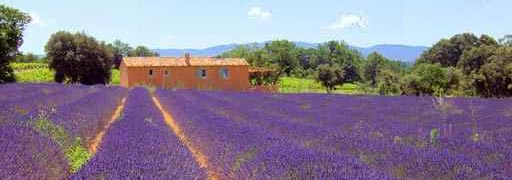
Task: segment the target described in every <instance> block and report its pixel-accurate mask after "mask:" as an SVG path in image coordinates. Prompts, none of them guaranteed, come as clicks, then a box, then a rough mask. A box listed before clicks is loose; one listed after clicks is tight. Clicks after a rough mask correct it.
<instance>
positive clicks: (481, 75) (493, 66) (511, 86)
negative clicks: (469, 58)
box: [472, 46, 512, 97]
mask: <svg viewBox="0 0 512 180" xmlns="http://www.w3.org/2000/svg"><path fill="white" fill-rule="evenodd" d="M472 78H473V82H472V84H473V85H474V87H475V89H476V92H477V93H478V94H479V95H481V96H483V97H510V96H512V47H509V46H505V47H500V48H498V49H496V51H495V52H494V54H493V55H492V56H491V57H490V58H489V59H488V63H486V64H484V65H482V67H481V68H480V69H479V71H478V72H476V73H474V74H473V77H472Z"/></svg>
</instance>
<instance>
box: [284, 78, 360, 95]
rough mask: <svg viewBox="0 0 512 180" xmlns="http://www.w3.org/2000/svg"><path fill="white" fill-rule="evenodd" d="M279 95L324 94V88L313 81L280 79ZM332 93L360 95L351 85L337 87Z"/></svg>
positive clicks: (353, 85) (355, 86) (357, 89)
mask: <svg viewBox="0 0 512 180" xmlns="http://www.w3.org/2000/svg"><path fill="white" fill-rule="evenodd" d="M278 83H279V92H280V93H326V90H325V88H324V87H323V86H322V84H320V83H319V82H317V81H315V80H314V79H305V78H295V77H281V78H280V79H279V82H278ZM334 93H339V94H360V93H362V91H361V90H360V88H359V86H357V85H355V84H351V83H346V84H343V86H337V87H336V91H335V92H334Z"/></svg>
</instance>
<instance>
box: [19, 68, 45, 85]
mask: <svg viewBox="0 0 512 180" xmlns="http://www.w3.org/2000/svg"><path fill="white" fill-rule="evenodd" d="M14 73H15V75H16V80H17V81H18V82H27V83H42V82H53V77H54V76H55V72H54V71H52V70H50V69H48V68H34V69H27V70H20V71H16V70H15V71H14Z"/></svg>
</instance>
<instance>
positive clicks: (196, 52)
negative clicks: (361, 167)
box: [153, 41, 428, 62]
mask: <svg viewBox="0 0 512 180" xmlns="http://www.w3.org/2000/svg"><path fill="white" fill-rule="evenodd" d="M265 43H266V42H263V43H257V46H258V47H263V46H264V44H265ZM295 44H296V45H297V46H299V47H303V48H316V47H317V46H318V43H308V42H299V41H296V42H295ZM238 45H239V44H226V45H218V46H213V47H209V48H205V49H153V50H154V51H156V52H158V53H159V54H160V56H168V57H177V56H183V55H184V54H185V53H190V54H191V55H193V56H217V55H219V54H222V53H224V52H227V51H230V50H233V49H235V48H236V47H237V46H238ZM351 47H352V48H354V49H356V50H358V51H359V52H361V54H363V55H364V56H368V55H369V54H370V53H372V52H378V53H380V54H382V55H383V56H385V57H387V58H390V59H394V60H399V61H403V62H414V61H415V60H416V58H417V57H419V55H420V54H421V53H422V52H423V51H424V50H426V49H428V47H426V46H407V45H389V44H384V45H375V46H370V47H357V46H351Z"/></svg>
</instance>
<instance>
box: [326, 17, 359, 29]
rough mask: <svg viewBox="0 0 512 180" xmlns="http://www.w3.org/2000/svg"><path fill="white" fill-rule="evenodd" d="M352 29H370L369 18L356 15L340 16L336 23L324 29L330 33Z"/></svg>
mask: <svg viewBox="0 0 512 180" xmlns="http://www.w3.org/2000/svg"><path fill="white" fill-rule="evenodd" d="M352 27H358V28H362V29H366V28H367V27H368V18H367V17H364V16H359V15H356V14H340V15H339V16H338V19H337V20H336V21H335V22H333V23H332V24H330V25H329V26H326V27H324V28H323V29H325V30H330V31H341V30H344V29H347V28H352Z"/></svg>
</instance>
